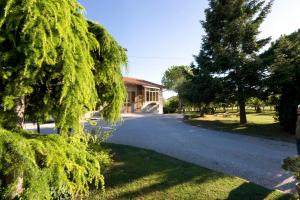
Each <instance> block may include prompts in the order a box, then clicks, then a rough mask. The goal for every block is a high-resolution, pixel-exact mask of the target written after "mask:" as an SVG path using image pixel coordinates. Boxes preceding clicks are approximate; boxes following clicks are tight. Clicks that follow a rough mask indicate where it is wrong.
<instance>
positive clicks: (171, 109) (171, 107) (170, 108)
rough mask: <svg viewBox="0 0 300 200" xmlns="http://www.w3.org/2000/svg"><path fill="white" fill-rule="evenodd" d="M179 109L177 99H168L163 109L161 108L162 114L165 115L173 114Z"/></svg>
mask: <svg viewBox="0 0 300 200" xmlns="http://www.w3.org/2000/svg"><path fill="white" fill-rule="evenodd" d="M178 108H179V100H178V97H176V96H175V97H171V98H169V99H168V100H167V101H166V102H165V104H164V108H163V111H164V114H167V113H175V112H176V111H177V110H178Z"/></svg>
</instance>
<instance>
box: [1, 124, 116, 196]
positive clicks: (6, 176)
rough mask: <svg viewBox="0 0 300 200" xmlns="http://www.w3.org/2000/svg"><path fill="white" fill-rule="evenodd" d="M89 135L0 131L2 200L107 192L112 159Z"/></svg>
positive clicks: (97, 141)
mask: <svg viewBox="0 0 300 200" xmlns="http://www.w3.org/2000/svg"><path fill="white" fill-rule="evenodd" d="M96 143H99V140H97V139H96V140H95V139H94V137H92V136H90V135H86V134H84V133H82V134H74V136H70V137H63V136H61V135H56V134H51V135H38V134H35V133H31V132H25V131H18V132H12V131H8V130H4V129H1V128H0V199H14V198H22V199H37V200H38V199H74V198H82V197H85V196H87V195H88V194H89V189H91V188H98V187H99V188H101V189H102V190H103V189H104V177H103V172H104V170H105V169H107V167H108V166H109V164H110V162H111V159H110V157H109V154H108V153H107V152H106V151H103V150H102V148H101V147H100V146H99V145H96Z"/></svg>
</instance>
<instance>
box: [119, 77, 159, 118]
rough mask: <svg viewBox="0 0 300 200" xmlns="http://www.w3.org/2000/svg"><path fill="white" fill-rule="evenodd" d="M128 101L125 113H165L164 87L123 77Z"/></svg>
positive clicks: (124, 108)
mask: <svg viewBox="0 0 300 200" xmlns="http://www.w3.org/2000/svg"><path fill="white" fill-rule="evenodd" d="M123 81H124V83H125V86H126V89H127V99H126V103H125V105H124V107H123V110H122V112H123V113H159V114H162V113H163V97H162V90H163V86H162V85H159V84H156V83H151V82H149V81H145V80H140V79H136V78H130V77H123Z"/></svg>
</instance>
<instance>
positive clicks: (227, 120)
mask: <svg viewBox="0 0 300 200" xmlns="http://www.w3.org/2000/svg"><path fill="white" fill-rule="evenodd" d="M247 120H248V123H247V124H245V125H241V124H239V117H238V116H235V115H231V116H228V117H224V116H221V115H205V117H201V118H200V117H199V118H194V119H188V120H185V121H186V122H187V123H189V124H192V125H195V126H199V127H203V128H209V129H214V130H218V131H226V132H231V133H238V134H244V135H251V136H258V137H264V138H269V139H277V140H283V141H287V142H294V141H295V138H294V136H293V135H291V134H289V133H287V132H285V131H283V130H282V129H281V127H280V126H279V123H278V122H275V120H274V113H273V112H265V113H250V114H247Z"/></svg>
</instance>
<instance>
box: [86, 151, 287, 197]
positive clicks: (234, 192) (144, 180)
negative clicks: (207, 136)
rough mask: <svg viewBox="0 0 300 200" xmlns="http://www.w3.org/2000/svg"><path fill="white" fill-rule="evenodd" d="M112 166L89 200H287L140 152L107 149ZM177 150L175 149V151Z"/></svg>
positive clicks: (275, 193) (238, 180) (242, 182)
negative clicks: (101, 186) (103, 187)
mask: <svg viewBox="0 0 300 200" xmlns="http://www.w3.org/2000/svg"><path fill="white" fill-rule="evenodd" d="M108 147H109V148H111V149H112V152H113V153H114V154H115V156H114V160H115V163H114V165H113V167H112V168H111V170H110V172H109V173H108V174H107V175H106V184H107V185H106V192H105V193H104V194H102V193H101V192H100V191H98V192H97V191H95V192H94V193H93V194H92V196H91V197H90V199H155V200H160V199H189V200H190V199H203V200H211V199H212V200H213V199H229V200H231V199H237V200H240V199H243V200H247V199H253V200H257V199H277V200H279V199H280V200H284V199H290V197H291V196H290V195H285V194H282V193H280V192H278V191H272V190H269V189H266V188H264V187H261V186H258V185H256V184H253V183H249V182H247V181H245V180H243V179H241V178H238V177H234V176H229V175H225V174H222V173H219V172H215V171H212V170H208V169H206V168H202V167H199V166H196V165H193V164H190V163H186V162H183V161H180V160H177V159H174V158H171V157H168V156H164V155H161V154H158V153H156V152H153V151H148V150H144V149H139V148H133V147H128V146H122V145H108ZM174 148H176V147H174Z"/></svg>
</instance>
